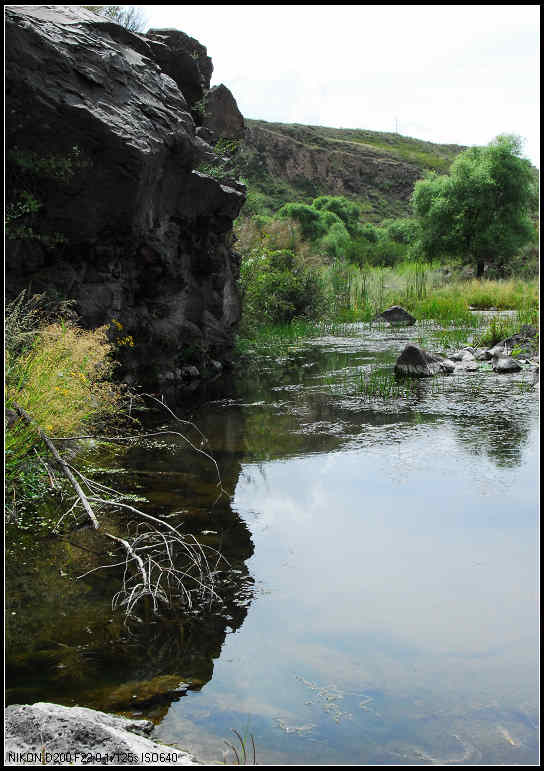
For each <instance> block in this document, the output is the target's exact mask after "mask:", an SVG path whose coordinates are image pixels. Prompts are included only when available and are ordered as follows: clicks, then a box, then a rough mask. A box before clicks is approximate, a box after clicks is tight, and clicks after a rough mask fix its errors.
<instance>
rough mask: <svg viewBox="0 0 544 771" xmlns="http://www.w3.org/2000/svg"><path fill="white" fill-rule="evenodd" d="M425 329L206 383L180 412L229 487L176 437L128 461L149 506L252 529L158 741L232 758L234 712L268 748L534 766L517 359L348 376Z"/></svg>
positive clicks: (241, 726) (528, 433)
mask: <svg viewBox="0 0 544 771" xmlns="http://www.w3.org/2000/svg"><path fill="white" fill-rule="evenodd" d="M419 334H421V330H419V331H418V329H417V328H413V329H411V330H402V331H400V330H396V331H391V330H387V331H384V330H382V331H379V330H376V329H372V330H369V328H368V326H365V325H359V326H357V325H354V327H353V329H352V332H351V333H350V336H349V337H348V336H344V337H326V338H320V339H317V340H311V341H308V342H307V344H306V345H304V346H302V347H300V348H298V349H292V350H290V351H287V352H286V353H285V356H284V357H283V360H282V362H281V366H279V365H278V363H277V362H274V361H273V360H272V359H271V360H269V361H267V362H264V363H263V364H262V365H261V366H259V367H258V368H256V370H255V371H249V372H246V373H245V374H244V375H243V376H242V375H239V376H237V377H236V378H235V379H234V380H233V381H232V382H230V383H223V385H222V386H218V388H217V389H216V391H213V390H210V391H209V392H208V393H207V394H206V395H205V396H204V397H201V399H200V403H199V405H198V406H197V407H195V408H194V409H193V410H192V412H191V415H190V417H191V419H192V420H194V421H195V422H196V423H197V424H198V425H199V426H200V428H201V429H202V430H203V432H204V433H205V434H206V435H207V436H208V437H209V438H210V447H211V448H212V450H213V451H214V454H215V456H216V458H217V460H218V463H219V465H220V467H221V468H222V469H225V475H226V477H225V480H224V481H225V483H226V486H228V484H231V487H232V492H233V498H232V501H231V502H230V504H229V503H228V502H225V501H224V500H223V501H222V502H221V501H220V502H217V503H215V502H214V500H212V499H211V497H210V492H209V491H210V485H211V484H212V483H213V482H214V478H213V471H212V470H211V469H209V468H206V465H205V464H203V463H201V462H200V461H199V462H198V463H196V462H195V461H194V460H193V461H192V460H191V457H190V456H189V455H188V454H187V451H186V450H185V449H183V448H182V447H181V446H177V445H174V446H173V450H174V451H173V453H172V452H170V453H166V454H161V453H160V452H157V451H156V449H155V450H149V451H148V452H145V451H142V450H140V451H139V454H137V455H134V456H133V457H132V465H131V469H132V472H134V469H135V468H138V469H140V471H141V473H142V474H143V476H142V475H140V476H139V477H138V480H139V481H138V487H139V488H140V489H142V491H143V492H144V494H146V495H148V497H149V499H150V501H151V502H152V503H153V504H154V505H155V506H156V507H161V506H163V507H164V510H165V511H166V509H169V510H175V508H174V507H176V508H179V507H181V506H183V507H185V522H192V523H193V525H194V530H195V532H199V531H200V532H202V531H204V532H205V533H208V534H209V533H210V531H211V537H214V536H215V537H216V538H219V539H221V543H226V542H228V538H229V533H230V534H231V536H232V543H234V542H236V543H238V544H240V543H242V542H244V543H245V546H244V547H243V548H242V547H241V550H239V557H240V559H239V563H240V564H238V565H237V567H238V568H239V573H238V574H237V575H239V576H240V580H242V579H243V581H244V582H245V583H244V587H245V589H244V592H243V602H242V601H240V602H237V603H234V605H232V606H229V607H226V609H224V611H223V613H222V615H221V623H220V624H219V625H218V624H217V619H216V620H215V622H213V623H215V625H216V627H217V630H216V631H217V635H216V636H215V638H214V640H213V642H212V643H210V644H209V645H208V647H207V648H206V650H207V652H208V653H207V656H208V664H207V665H206V666H207V667H208V670H207V674H206V676H203V675H199V676H200V677H201V681H200V685H199V687H198V688H194V689H192V690H189V691H188V692H187V693H186V694H185V695H184V696H183V697H178V698H171V699H170V700H168V701H167V704H166V705H163V707H162V710H161V711H160V714H159V715H158V717H157V726H156V729H155V736H156V738H158V739H160V740H162V741H165V742H169V743H178V744H179V745H180V746H183V747H185V748H188V749H190V750H191V751H193V752H194V753H195V754H196V755H197V756H199V757H201V758H202V759H204V760H210V761H213V760H221V759H223V758H224V759H225V760H227V762H228V761H229V760H232V754H230V755H229V754H227V755H226V757H225V756H224V751H225V750H226V746H225V744H224V740H225V739H227V740H232V741H234V737H233V735H232V734H231V729H233V728H234V729H237V730H238V731H240V733H242V734H244V735H246V736H249V734H253V736H254V737H255V743H256V748H257V760H258V762H259V763H262V764H264V763H272V764H279V763H286V764H313V763H315V764H395V765H402V764H407V765H414V764H416V765H417V764H420V765H421V764H437V763H441V764H467V765H470V764H537V763H538V744H537V738H538V712H537V703H538V702H537V650H538V611H537V607H538V606H537V581H538V547H537V544H538V521H537V515H538V512H537V492H538V491H537V485H538V474H537V468H538V466H537V463H538V457H537V449H538V400H537V397H536V396H535V393H534V392H530V391H528V390H527V389H526V388H524V384H526V383H528V382H530V377H531V373H530V372H529V371H528V370H524V371H523V372H522V373H520V374H519V375H503V376H498V375H495V374H494V373H492V372H487V371H484V372H480V373H477V374H465V375H461V376H455V377H453V376H452V377H450V378H441V379H440V381H439V382H437V380H436V379H433V380H430V379H429V380H426V381H422V382H421V383H418V386H417V391H416V392H415V393H414V394H413V395H412V396H410V397H409V398H407V399H403V400H389V401H383V400H379V399H369V398H367V397H363V396H361V395H359V394H358V393H357V382H358V378H359V377H360V374H361V372H365V371H367V370H368V369H369V367H375V366H380V367H383V368H385V369H386V368H390V367H391V366H392V364H393V363H394V360H395V358H396V356H397V355H398V353H399V352H400V350H402V348H403V346H404V345H405V344H406V342H407V341H408V339H414V340H415V339H417V337H418V335H419ZM220 388H221V389H222V390H219V389H220ZM179 414H180V415H182V414H183V411H182V410H181V409H180V410H179ZM161 419H162V420H163V421H164V417H162V418H161ZM170 450H172V448H170ZM123 463H125V465H126V463H127V459H126V458H125V459H124V461H123ZM144 472H145V473H144ZM172 472H176V473H179V477H176V478H175V479H174V478H173V477H169V476H168V474H169V473H172ZM146 474H147V476H146ZM161 475H162V476H161ZM203 475H204V477H207V478H209V479H210V482H209V483H208V486H207V487H206V484H205V483H203V482H202V477H203ZM174 482H175V483H174ZM199 485H200V486H199ZM189 496H190V497H189ZM233 533H234V535H232V534H233ZM244 539H245V541H244ZM230 548H231V551H233V550H234V552H235V551H236V549H235V548H234V547H233V546H232V544H231V547H230ZM244 548H245V552H244ZM227 551H228V549H227ZM239 588H240V587H238V589H239ZM239 596H241V595H239ZM226 605H227V606H228V602H226ZM234 606H236V607H238V608H239V609H240V612H239V613H238V614H237V613H236V612H235V611H233V610H232V608H233V607H234ZM210 623H211V622H210ZM212 626H213V624H212ZM208 633H209V630H208V631H207V632H206V634H208ZM194 634H195V635H196V637H195V639H199V640H200V638H199V637H198V635H197V633H196V632H195V633H194ZM199 634H204V632H203V631H202V629H201V630H200V632H199ZM212 637H213V634H212ZM206 639H207V638H206ZM199 645H200V647H201V648H202V647H206V646H205V645H204V643H199ZM169 655H170V654H168V652H167V653H166V654H165V656H166V658H165V659H164V664H163V666H162V668H161V669H160V670H156V671H154V672H152V674H153V675H158V674H161V675H163V674H165V673H167V672H181V669H182V667H181V665H180V663H179V662H180V661H181V660H183V662H184V664H183V666H184V667H185V669H184V671H183V675H184V676H186V675H187V672H188V668H189V669H190V666H193V668H194V666H195V665H194V659H195V650H194V649H193V650H192V653H191V656H188V655H186V654H182V653H180V651H179V650H178V651H177V653H176V655H175V656H174V654H172V655H171V659H168V656H169ZM191 657H192V658H191ZM172 662H177V663H176V664H174V663H172ZM204 668H206V667H204ZM201 669H202V667H201ZM147 676H149V673H147ZM130 679H138V677H137V675H135V674H134V672H131V674H130ZM44 688H46V686H44ZM39 695H40V698H42V697H43V696H44V693H43V692H40V694H39ZM45 695H46V694H45ZM65 702H66V703H71V702H70V699H68V698H65ZM72 702H73V699H72ZM84 702H85V703H89V704H91V703H93V700H92V699H90V698H87V700H85V698H84V697H80V700H79V703H84ZM142 712H143V713H144V714H145V712H146V710H145V708H144V709H143V710H142ZM157 714H158V713H156V712H155V715H156V716H157ZM152 716H153V714H152Z"/></svg>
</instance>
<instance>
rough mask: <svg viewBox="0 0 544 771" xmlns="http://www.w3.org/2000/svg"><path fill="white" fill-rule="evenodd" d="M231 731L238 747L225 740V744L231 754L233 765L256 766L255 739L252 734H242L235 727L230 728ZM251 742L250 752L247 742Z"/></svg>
mask: <svg viewBox="0 0 544 771" xmlns="http://www.w3.org/2000/svg"><path fill="white" fill-rule="evenodd" d="M231 731H232V733H233V734H234V735H235V736H236V739H237V740H238V744H239V747H237V746H235V745H234V744H232V743H231V742H228V741H226V740H225V744H226V745H227V747H228V748H229V749H230V750H231V752H232V754H233V760H232V765H233V766H256V765H257V760H256V752H255V739H254V737H253V734H249V737H248V736H242V735H241V734H240V732H239V731H237V730H236V729H235V728H231ZM250 743H251V754H250V751H249V744H250Z"/></svg>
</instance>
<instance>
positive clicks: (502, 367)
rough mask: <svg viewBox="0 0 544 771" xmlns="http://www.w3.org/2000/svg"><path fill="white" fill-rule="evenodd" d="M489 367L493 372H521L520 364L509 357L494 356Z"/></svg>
mask: <svg viewBox="0 0 544 771" xmlns="http://www.w3.org/2000/svg"><path fill="white" fill-rule="evenodd" d="M491 366H492V368H493V372H499V373H506V372H521V364H520V363H519V362H518V361H516V360H515V359H513V358H512V357H511V356H494V357H493V360H492V364H491Z"/></svg>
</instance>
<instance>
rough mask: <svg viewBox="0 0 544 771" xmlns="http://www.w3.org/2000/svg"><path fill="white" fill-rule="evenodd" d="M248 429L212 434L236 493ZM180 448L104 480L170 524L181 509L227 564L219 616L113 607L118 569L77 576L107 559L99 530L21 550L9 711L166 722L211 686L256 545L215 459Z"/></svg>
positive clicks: (129, 460) (248, 594)
mask: <svg viewBox="0 0 544 771" xmlns="http://www.w3.org/2000/svg"><path fill="white" fill-rule="evenodd" d="M159 418H160V420H162V421H163V420H164V415H160V416H156V419H154V418H152V419H150V420H149V419H148V421H147V422H148V423H149V426H148V428H153V427H154V428H156V427H157V424H158V421H159ZM242 427H243V421H239V420H235V421H224V422H222V424H221V426H220V428H219V430H218V429H217V427H216V428H215V431H214V442H215V446H216V447H217V448H218V451H219V453H220V455H222V458H221V478H222V482H223V485H224V486H225V487H226V488H230V489H231V490H233V489H234V488H235V486H236V483H237V479H238V475H239V472H240V460H239V453H237V452H236V447H237V445H239V444H240V442H241V438H240V435H239V434H240V431H241V429H242ZM172 428H173V430H175V427H172ZM171 449H172V444H171V443H170V446H169V443H168V441H166V442H163V443H162V444H161V446H160V447H159V448H157V447H150V448H148V449H147V450H146V449H142V448H141V447H133V448H130V449H129V450H127V451H126V452H125V453H123V454H122V456H120V457H119V458H118V459H117V461H116V462H115V461H114V460H112V459H111V458H109V462H108V467H110V466H111V465H112V464H113V465H115V463H116V464H117V466H118V467H117V468H113V469H112V472H115V471H117V472H121V473H111V475H110V476H108V475H107V474H106V475H102V477H101V481H104V482H105V483H106V484H113V485H115V487H116V488H117V489H120V490H123V492H134V491H137V492H138V493H139V495H143V496H145V497H146V498H148V500H149V503H148V504H140V505H141V507H142V508H143V509H144V510H146V509H147V510H148V511H149V512H150V513H153V514H154V515H156V516H157V515H158V516H161V515H163V516H169V517H170V516H171V515H169V514H168V512H171V511H173V510H175V509H176V508H177V509H178V510H179V509H180V508H181V506H183V509H181V513H180V514H179V515H177V516H176V517H175V518H174V519H171V518H169V519H168V520H167V521H169V522H170V523H173V524H176V525H177V524H180V523H183V524H182V529H183V531H185V532H192V533H193V534H194V535H195V536H196V537H197V538H198V540H199V541H200V542H201V543H203V544H207V545H210V546H212V547H213V548H215V549H217V550H218V551H220V552H221V554H222V555H223V556H224V557H225V559H226V560H227V561H228V562H227V563H222V565H221V571H222V572H221V574H220V575H219V576H218V578H217V583H216V590H217V592H218V594H219V596H220V598H221V602H219V603H216V604H215V605H214V606H213V607H212V608H211V609H210V610H202V609H199V608H195V609H194V610H193V611H192V612H191V611H189V612H183V613H182V612H176V610H175V609H168V610H163V611H161V613H160V615H159V616H153V615H152V614H150V613H147V612H146V610H145V608H141V609H140V610H139V611H138V612H139V614H140V616H141V618H140V619H139V621H138V619H137V620H136V621H133V622H131V623H130V624H129V625H127V624H125V623H124V619H123V617H122V615H121V613H113V612H112V610H111V599H112V594H113V591H114V589H113V588H112V587H115V586H116V585H117V584H116V582H117V580H118V578H117V577H114V575H113V573H112V571H110V570H107V571H99V572H96V573H92V574H90V575H88V576H86V577H85V578H83V579H81V580H75V579H76V577H77V576H79V575H81V574H83V573H85V572H86V571H88V570H91V569H92V568H94V567H96V566H97V565H100V564H103V563H104V562H106V561H107V560H106V559H105V558H104V557H105V553H104V542H103V541H101V540H100V537H99V536H98V535H97V534H96V533H95V532H94V531H93V530H91V529H89V528H83V529H80V530H78V531H76V532H72V533H70V534H68V535H66V536H65V537H64V538H63V539H62V540H60V541H59V540H57V539H51V541H50V542H46V543H43V542H42V543H40V544H31V543H30V542H29V543H28V544H27V545H26V546H24V547H23V546H22V545H19V546H18V547H14V549H13V550H12V553H11V554H8V563H7V573H6V575H7V592H6V594H7V598H8V599H7V608H6V609H7V624H6V674H7V701H8V703H25V702H34V701H53V702H57V703H61V704H66V705H70V704H74V703H77V704H79V705H80V706H89V707H95V708H98V709H104V710H106V711H108V710H115V711H124V712H131V711H136V712H141V711H142V710H143V711H145V713H146V714H149V715H150V716H151V717H153V718H154V719H159V718H160V717H161V715H163V714H164V713H165V712H166V711H167V710H168V705H169V704H170V703H171V702H172V701H175V700H177V699H179V698H180V697H181V696H183V695H184V694H185V693H186V692H187V691H188V690H193V691H194V690H198V689H200V688H201V687H202V686H203V685H204V684H205V683H207V682H208V681H209V680H210V679H211V677H212V675H213V666H214V660H215V659H216V658H217V657H218V656H219V655H220V653H221V648H222V646H223V644H224V642H225V639H226V635H227V634H228V633H229V631H234V630H236V629H239V628H240V626H241V625H242V624H243V622H244V619H245V617H246V614H247V609H248V606H249V604H250V603H251V600H252V597H253V579H252V578H251V576H250V574H249V571H248V569H247V567H246V565H245V561H246V560H247V559H248V558H249V557H250V556H251V555H252V553H253V543H252V540H251V535H250V532H249V530H248V528H247V526H246V524H245V523H244V522H243V521H242V520H240V518H239V517H238V516H237V515H236V514H234V513H233V511H232V508H231V506H230V501H229V500H228V499H227V498H226V497H225V496H222V497H220V498H219V499H218V490H217V478H216V477H215V475H214V468H213V466H211V465H210V462H209V461H206V462H205V463H203V459H202V458H201V457H199V456H196V458H195V454H194V452H187V450H186V448H185V447H183V448H181V449H180V448H179V447H178V448H174V449H177V450H179V452H177V453H176V454H174V455H172V452H171ZM225 456H226V457H225ZM227 458H228V460H227ZM107 516H108V517H110V518H112V520H113V517H114V515H112V514H109V515H107ZM101 518H104V517H103V516H102V515H101ZM25 543H26V542H25Z"/></svg>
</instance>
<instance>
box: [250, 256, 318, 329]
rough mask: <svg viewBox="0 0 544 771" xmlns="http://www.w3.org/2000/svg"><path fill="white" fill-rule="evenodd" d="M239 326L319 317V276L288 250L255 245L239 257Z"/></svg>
mask: <svg viewBox="0 0 544 771" xmlns="http://www.w3.org/2000/svg"><path fill="white" fill-rule="evenodd" d="M240 284H241V288H242V294H243V316H242V327H243V328H245V329H246V330H247V329H248V328H252V327H255V326H258V325H259V324H262V323H267V324H282V323H288V322H290V321H291V320H292V319H294V318H297V317H301V316H306V317H308V318H318V317H319V315H320V314H321V313H322V312H323V309H324V302H325V301H324V292H323V286H322V282H321V279H320V277H319V275H318V273H317V272H316V271H315V270H314V269H313V268H308V267H305V266H304V265H302V264H301V263H300V262H299V261H298V260H297V258H296V256H295V254H294V253H293V252H291V251H289V250H285V249H284V250H267V249H266V248H264V247H262V246H261V247H260V248H257V249H255V250H254V251H253V252H252V253H251V254H250V255H249V256H247V257H246V258H245V259H243V260H242V265H241V269H240Z"/></svg>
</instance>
